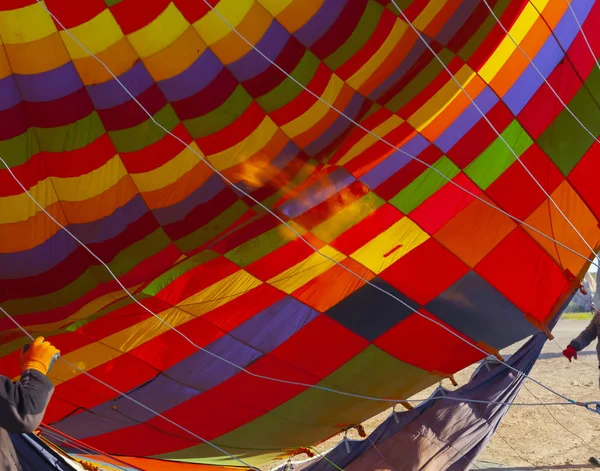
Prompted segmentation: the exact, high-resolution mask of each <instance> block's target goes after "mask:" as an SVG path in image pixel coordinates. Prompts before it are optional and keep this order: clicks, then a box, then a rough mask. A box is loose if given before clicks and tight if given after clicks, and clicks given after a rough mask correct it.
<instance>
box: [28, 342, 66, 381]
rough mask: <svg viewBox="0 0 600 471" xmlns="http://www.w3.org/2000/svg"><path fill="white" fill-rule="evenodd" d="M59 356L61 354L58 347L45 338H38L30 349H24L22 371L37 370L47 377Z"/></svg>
mask: <svg viewBox="0 0 600 471" xmlns="http://www.w3.org/2000/svg"><path fill="white" fill-rule="evenodd" d="M26 347H27V346H26ZM59 355H60V352H59V351H58V350H57V349H56V347H54V346H53V345H52V344H51V343H50V342H48V341H47V340H44V337H38V338H37V339H35V341H34V342H33V343H32V344H31V345H29V348H27V349H25V348H24V349H23V353H22V354H21V369H22V370H23V371H25V370H36V371H39V372H40V373H42V374H44V375H45V374H47V373H48V370H50V367H51V366H52V365H53V364H54V362H55V361H56V359H57V358H58V357H59Z"/></svg>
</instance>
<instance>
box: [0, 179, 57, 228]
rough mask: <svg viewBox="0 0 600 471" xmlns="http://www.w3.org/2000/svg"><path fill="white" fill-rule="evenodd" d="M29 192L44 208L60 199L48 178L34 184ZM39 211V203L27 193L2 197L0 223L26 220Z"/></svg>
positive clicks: (0, 199) (0, 200) (0, 198)
mask: <svg viewBox="0 0 600 471" xmlns="http://www.w3.org/2000/svg"><path fill="white" fill-rule="evenodd" d="M29 192H30V193H31V196H32V197H33V198H35V199H36V201H37V202H38V203H40V205H41V206H42V207H44V208H45V207H47V206H50V205H51V204H53V203H56V202H57V201H58V198H57V197H56V193H55V192H54V188H53V187H52V183H51V182H50V179H48V178H46V179H45V180H42V181H41V182H39V183H37V184H36V185H34V186H32V187H31V188H30V189H29ZM38 211H39V208H38V207H37V205H36V204H35V203H34V202H33V201H31V198H29V196H27V195H26V194H25V193H19V194H18V195H12V196H4V197H0V224H9V223H14V222H19V221H25V220H26V219H29V218H30V217H32V216H34V215H35V214H36V213H37V212H38Z"/></svg>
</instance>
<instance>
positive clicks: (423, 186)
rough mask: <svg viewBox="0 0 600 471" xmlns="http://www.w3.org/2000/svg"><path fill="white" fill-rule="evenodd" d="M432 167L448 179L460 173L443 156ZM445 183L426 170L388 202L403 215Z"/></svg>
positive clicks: (429, 170) (432, 171) (439, 177)
mask: <svg viewBox="0 0 600 471" xmlns="http://www.w3.org/2000/svg"><path fill="white" fill-rule="evenodd" d="M432 167H433V168H435V169H436V170H438V171H439V172H441V173H442V175H446V176H447V177H448V178H450V179H452V178H454V177H455V176H456V175H458V173H459V172H460V169H459V168H458V167H457V166H456V165H454V163H453V162H452V161H451V160H450V159H448V157H446V156H445V155H444V156H442V157H441V158H440V159H439V160H438V161H437V162H436V163H434V164H433V165H432ZM446 183H448V180H446V179H444V178H443V177H442V176H441V175H440V174H439V173H436V172H435V171H434V170H433V169H431V168H428V169H427V170H425V171H424V172H423V173H422V174H421V175H419V176H418V177H417V178H415V179H414V180H413V181H412V182H411V183H410V184H409V185H408V186H407V187H406V188H404V189H403V190H402V191H400V193H398V194H397V195H396V196H394V197H393V198H392V199H391V200H390V203H391V204H393V205H394V206H395V207H396V208H398V209H399V210H400V211H402V212H403V213H404V214H408V213H410V212H411V211H412V210H413V209H415V208H416V207H417V206H419V205H420V204H421V203H422V202H423V201H425V200H426V199H427V198H429V197H430V196H431V195H433V194H434V193H435V192H436V191H438V190H439V189H440V188H441V187H442V186H444V185H445V184H446Z"/></svg>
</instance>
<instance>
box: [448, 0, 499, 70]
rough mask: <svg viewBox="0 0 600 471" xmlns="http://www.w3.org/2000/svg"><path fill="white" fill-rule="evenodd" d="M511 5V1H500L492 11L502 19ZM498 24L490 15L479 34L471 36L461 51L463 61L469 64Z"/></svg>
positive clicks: (460, 55)
mask: <svg viewBox="0 0 600 471" xmlns="http://www.w3.org/2000/svg"><path fill="white" fill-rule="evenodd" d="M509 3H510V0H498V2H497V3H496V5H495V6H494V8H492V10H494V13H495V14H496V16H498V18H500V17H501V16H502V14H503V13H504V11H505V10H506V9H507V8H508V5H509ZM496 23H497V22H496V20H495V19H494V17H493V16H492V14H491V13H490V14H489V15H488V16H487V18H486V19H485V21H484V22H483V23H482V24H481V26H480V27H479V30H477V32H476V33H475V34H473V36H471V38H470V39H469V41H467V43H466V44H465V45H464V46H463V48H462V49H461V50H460V51H459V53H458V56H459V57H460V58H461V59H462V60H464V61H465V62H467V61H468V60H469V59H470V57H471V56H472V55H473V54H474V53H475V51H476V50H477V48H479V46H481V43H482V42H483V40H484V39H485V38H487V36H488V34H490V31H491V30H492V28H493V27H494V26H496Z"/></svg>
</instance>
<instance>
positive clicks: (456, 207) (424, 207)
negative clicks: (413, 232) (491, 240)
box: [409, 173, 481, 234]
mask: <svg viewBox="0 0 600 471" xmlns="http://www.w3.org/2000/svg"><path fill="white" fill-rule="evenodd" d="M453 181H454V182H455V183H456V184H458V185H460V186H461V187H462V188H464V190H468V191H470V192H471V193H474V194H475V195H479V194H481V190H480V189H479V187H478V186H477V185H476V184H475V183H473V181H471V180H470V179H469V178H468V177H467V176H466V175H465V174H463V173H460V174H458V175H457V176H456V177H455V178H454V179H453ZM462 188H458V187H457V186H455V185H452V184H451V183H450V182H448V183H446V184H445V185H444V186H443V187H442V188H441V189H439V190H438V191H436V192H435V193H434V194H433V195H431V196H430V197H429V198H428V199H426V200H425V201H424V202H423V203H422V204H421V205H419V206H418V207H417V208H415V209H414V210H413V211H412V212H411V213H410V214H409V217H410V218H411V219H412V220H413V221H414V222H416V223H417V224H418V225H419V226H421V228H423V229H424V230H425V231H426V232H427V233H428V234H435V233H436V232H437V231H438V229H440V228H441V227H442V226H443V225H444V224H446V223H447V222H448V221H449V220H450V219H452V218H453V217H454V216H455V215H457V214H458V213H460V212H461V211H462V210H463V209H464V208H466V207H467V205H468V204H469V203H470V202H471V201H473V199H474V197H473V196H471V195H469V194H468V193H467V192H466V191H464V190H463V189H462Z"/></svg>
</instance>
